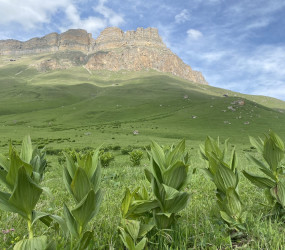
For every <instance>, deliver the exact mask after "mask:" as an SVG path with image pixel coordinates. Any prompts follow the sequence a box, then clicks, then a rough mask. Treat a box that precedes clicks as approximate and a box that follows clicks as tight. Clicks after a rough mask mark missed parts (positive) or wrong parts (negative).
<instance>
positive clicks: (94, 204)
mask: <svg viewBox="0 0 285 250" xmlns="http://www.w3.org/2000/svg"><path fill="white" fill-rule="evenodd" d="M102 199H103V194H102V192H101V190H99V191H98V192H97V193H96V194H95V192H94V190H90V191H89V193H88V194H87V196H86V197H85V198H84V199H82V201H81V202H80V203H79V204H78V205H77V206H76V207H75V208H74V209H73V210H72V214H73V216H74V218H75V219H76V221H77V222H78V223H79V224H80V225H81V226H82V227H83V228H84V227H85V226H86V224H87V223H88V222H89V221H90V220H91V219H92V218H93V217H94V216H95V215H96V214H97V213H98V211H99V207H100V204H101V201H102Z"/></svg>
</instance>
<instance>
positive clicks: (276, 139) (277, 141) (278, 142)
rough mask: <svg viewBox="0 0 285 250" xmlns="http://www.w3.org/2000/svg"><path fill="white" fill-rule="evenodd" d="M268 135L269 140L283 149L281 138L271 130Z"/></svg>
mask: <svg viewBox="0 0 285 250" xmlns="http://www.w3.org/2000/svg"><path fill="white" fill-rule="evenodd" d="M269 136H270V138H271V140H272V141H273V142H274V144H275V145H276V146H277V147H278V148H279V149H280V150H282V151H284V150H285V147H284V143H283V141H282V140H281V138H280V137H279V136H278V135H277V134H276V133H274V132H273V131H270V133H269Z"/></svg>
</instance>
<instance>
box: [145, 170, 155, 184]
mask: <svg viewBox="0 0 285 250" xmlns="http://www.w3.org/2000/svg"><path fill="white" fill-rule="evenodd" d="M144 174H145V177H146V179H147V180H148V182H149V183H151V180H152V178H154V176H153V174H152V173H151V172H150V171H149V170H148V169H146V168H145V169H144Z"/></svg>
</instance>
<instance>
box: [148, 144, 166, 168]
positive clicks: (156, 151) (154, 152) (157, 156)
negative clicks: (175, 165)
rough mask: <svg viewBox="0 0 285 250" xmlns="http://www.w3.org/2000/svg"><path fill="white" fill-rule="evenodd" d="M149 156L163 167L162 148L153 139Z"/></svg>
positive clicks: (163, 156)
mask: <svg viewBox="0 0 285 250" xmlns="http://www.w3.org/2000/svg"><path fill="white" fill-rule="evenodd" d="M151 156H152V158H153V160H154V161H155V162H156V164H157V165H158V166H159V167H160V168H161V170H163V169H165V155H164V151H163V149H162V148H161V147H160V146H159V145H158V144H157V143H156V142H154V141H152V142H151Z"/></svg>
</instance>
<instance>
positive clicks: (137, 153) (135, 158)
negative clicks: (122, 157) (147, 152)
mask: <svg viewBox="0 0 285 250" xmlns="http://www.w3.org/2000/svg"><path fill="white" fill-rule="evenodd" d="M129 154H130V160H131V162H132V164H133V165H134V166H139V165H140V163H141V159H142V158H143V152H142V151H141V150H138V149H136V150H133V151H132V152H131V153H129Z"/></svg>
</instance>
